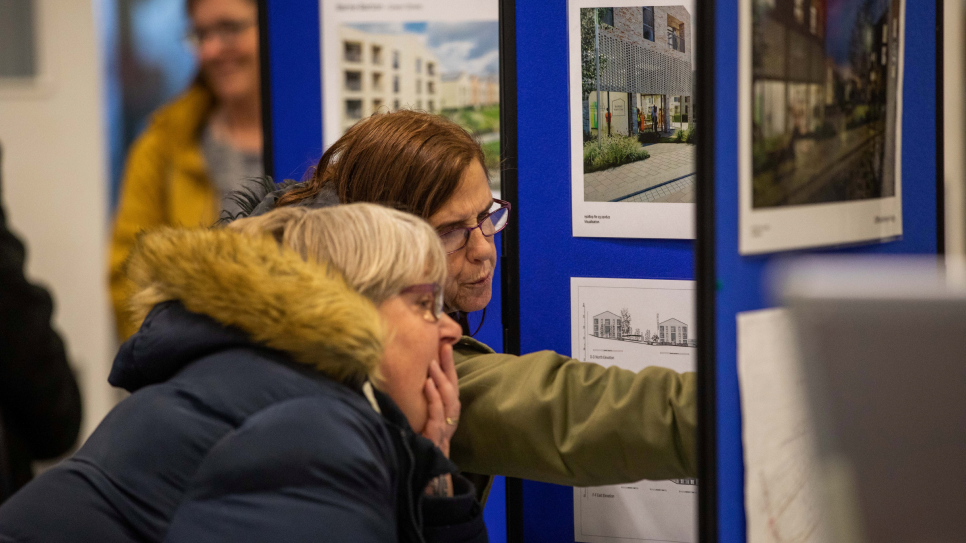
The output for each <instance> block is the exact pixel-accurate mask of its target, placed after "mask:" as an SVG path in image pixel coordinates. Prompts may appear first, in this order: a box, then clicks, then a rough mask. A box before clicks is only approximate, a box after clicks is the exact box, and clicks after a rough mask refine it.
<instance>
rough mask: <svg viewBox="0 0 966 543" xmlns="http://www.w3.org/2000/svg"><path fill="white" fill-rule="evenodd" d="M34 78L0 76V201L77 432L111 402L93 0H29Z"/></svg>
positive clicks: (87, 428)
mask: <svg viewBox="0 0 966 543" xmlns="http://www.w3.org/2000/svg"><path fill="white" fill-rule="evenodd" d="M35 5H36V8H35V9H36V14H35V15H36V19H37V24H38V34H37V38H38V45H39V49H40V51H39V58H40V73H41V75H40V77H39V81H35V82H32V83H29V82H28V83H19V82H17V83H11V82H10V81H0V141H2V142H3V151H4V152H3V170H4V171H3V192H4V194H3V200H4V205H5V208H6V211H7V214H8V218H9V221H10V226H11V228H12V229H13V230H14V231H15V232H16V233H18V234H19V235H20V236H21V238H22V239H23V240H24V242H25V243H26V245H27V253H28V254H27V272H28V276H29V277H31V278H32V279H33V280H35V281H37V282H39V283H42V284H44V285H45V286H46V287H47V288H48V289H49V290H50V291H51V294H52V295H53V297H54V304H55V313H54V318H55V324H56V327H57V328H58V330H59V331H60V332H61V335H62V336H63V337H64V339H65V341H66V343H67V349H68V354H69V356H70V359H71V361H72V363H73V365H74V368H75V371H76V372H77V375H78V378H79V381H80V385H81V393H82V394H83V397H84V426H83V428H82V436H85V437H86V436H87V435H89V433H90V432H91V431H92V430H93V428H94V427H95V426H96V425H97V423H98V422H99V421H100V420H101V418H103V416H104V415H105V414H106V413H107V411H108V410H109V409H110V408H111V406H112V405H113V404H114V401H115V400H116V398H117V393H116V392H115V391H114V390H113V389H111V387H110V386H109V385H108V384H107V374H108V372H109V370H110V364H111V362H112V359H113V355H114V351H115V344H114V343H115V340H114V331H113V321H112V319H113V317H112V316H111V314H110V312H109V305H108V294H107V276H106V272H105V269H106V268H105V265H106V261H107V260H106V252H105V251H106V239H107V233H108V225H109V217H108V211H107V191H108V188H107V187H108V170H107V138H106V134H107V132H106V128H105V116H104V114H103V110H104V104H103V96H104V95H103V93H102V86H103V83H102V81H103V78H102V66H101V60H100V52H99V49H98V40H97V31H96V28H95V22H94V21H95V18H94V11H93V8H94V5H95V3H94V0H35Z"/></svg>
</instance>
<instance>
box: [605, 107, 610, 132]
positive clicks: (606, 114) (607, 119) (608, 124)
mask: <svg viewBox="0 0 966 543" xmlns="http://www.w3.org/2000/svg"><path fill="white" fill-rule="evenodd" d="M604 120H606V121H607V137H610V108H607V113H604Z"/></svg>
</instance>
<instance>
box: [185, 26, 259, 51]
mask: <svg viewBox="0 0 966 543" xmlns="http://www.w3.org/2000/svg"><path fill="white" fill-rule="evenodd" d="M256 24H258V21H254V20H252V19H241V20H224V21H218V22H216V23H214V24H212V25H209V26H205V27H198V28H192V29H191V30H189V31H188V33H187V34H186V35H185V37H184V39H185V41H186V42H187V43H188V45H190V46H191V47H193V48H195V49H199V48H200V47H201V44H203V43H205V41H207V40H208V38H212V37H214V38H218V41H220V42H221V43H222V44H224V45H231V44H233V43H235V41H236V40H238V37H239V36H241V33H242V32H244V31H246V30H248V29H249V27H252V26H254V25H256Z"/></svg>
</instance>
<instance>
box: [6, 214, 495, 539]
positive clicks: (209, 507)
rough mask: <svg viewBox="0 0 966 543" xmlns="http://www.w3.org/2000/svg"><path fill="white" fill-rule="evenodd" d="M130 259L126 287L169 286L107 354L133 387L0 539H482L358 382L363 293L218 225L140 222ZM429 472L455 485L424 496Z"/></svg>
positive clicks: (117, 379) (27, 496) (368, 312)
mask: <svg viewBox="0 0 966 543" xmlns="http://www.w3.org/2000/svg"><path fill="white" fill-rule="evenodd" d="M145 247H147V248H146V249H145ZM152 251H153V253H152ZM145 253H150V254H148V255H147V256H145ZM131 265H132V267H133V268H134V269H133V270H132V272H131V273H132V277H135V282H136V283H138V284H141V285H142V286H145V285H146V286H148V288H146V289H144V291H143V292H142V294H141V295H140V296H136V297H135V299H140V300H142V301H144V302H145V303H147V304H152V303H153V302H154V301H156V300H158V299H165V298H167V299H169V301H165V302H161V303H158V304H157V305H153V309H151V310H150V313H149V314H148V315H147V317H146V318H145V320H144V322H143V324H142V326H141V328H140V330H139V331H138V333H137V334H135V335H134V336H133V337H132V338H131V339H130V340H128V341H127V342H126V343H125V344H124V345H123V346H122V347H121V350H120V352H119V353H118V355H117V358H116V359H115V362H114V367H113V369H112V372H111V383H112V384H114V385H116V386H122V387H124V388H126V389H128V390H129V391H131V392H132V395H131V396H130V397H129V398H127V399H126V400H124V401H123V402H121V403H120V404H119V405H118V406H117V407H116V408H115V409H114V410H112V411H111V413H110V414H109V415H108V416H107V417H106V418H105V419H104V421H103V422H102V423H101V425H100V426H99V427H98V428H97V430H96V431H95V432H94V434H93V435H92V436H91V437H90V438H89V439H88V441H87V442H86V443H85V444H84V446H83V447H82V448H81V449H80V450H79V451H78V452H77V453H76V454H75V455H74V456H73V457H72V458H70V459H68V460H67V461H65V462H62V463H61V464H59V465H58V466H56V467H54V468H52V469H50V470H48V471H47V472H45V473H44V474H43V475H41V476H40V477H38V478H37V479H36V480H35V481H33V482H32V483H31V484H29V485H27V487H25V488H24V489H23V490H22V491H21V492H20V493H19V494H18V495H16V496H14V498H13V499H11V500H10V501H9V502H8V503H7V504H5V505H4V506H3V507H0V541H4V542H5V543H6V542H7V541H8V540H10V541H18V542H19V541H24V542H26V541H80V542H86V541H90V542H102V541H109V542H114V541H125V542H126V541H131V542H133V541H179V542H181V541H205V542H218V541H225V542H229V541H231V542H238V541H306V542H323V541H333V542H335V541H339V542H342V541H359V542H395V541H440V542H449V541H452V542H461V541H486V531H485V527H484V525H483V521H482V512H481V511H480V508H479V505H478V504H477V502H476V500H475V498H474V490H473V487H472V485H470V484H469V483H468V482H466V481H465V480H464V479H462V478H460V477H459V476H458V475H456V474H455V472H456V467H455V466H454V465H453V464H452V463H450V461H449V460H447V459H446V458H445V457H444V456H443V455H442V453H440V452H439V450H438V449H436V448H435V447H434V446H433V444H432V443H431V442H430V441H428V440H426V439H425V438H423V437H422V436H419V435H417V434H415V433H414V432H413V431H412V429H411V428H410V427H409V425H408V423H407V422H406V419H405V417H404V416H403V414H402V413H401V412H400V411H399V409H398V408H397V407H396V406H395V404H394V403H393V402H392V400H391V399H389V397H388V396H385V395H383V394H381V393H379V392H378V391H375V390H373V389H372V388H371V387H369V386H368V385H366V384H365V380H364V374H363V373H362V372H361V371H360V370H362V369H364V368H366V367H370V366H369V365H370V364H371V363H372V362H373V361H376V360H377V358H378V355H379V352H380V345H379V343H378V337H377V336H378V334H377V333H376V332H374V330H378V329H379V323H378V320H377V319H378V315H377V314H376V313H375V309H374V308H372V307H371V303H370V304H368V306H361V305H360V304H359V303H358V302H359V300H360V299H361V297H358V295H356V294H354V293H352V292H350V291H348V290H347V289H345V287H344V286H341V287H340V286H339V285H340V284H341V283H339V281H338V280H337V279H334V278H333V277H326V276H322V277H320V276H319V275H320V274H319V272H318V271H313V266H312V265H309V264H306V263H304V262H302V261H301V260H300V259H299V258H298V257H297V256H294V255H292V254H289V253H284V254H280V253H279V251H278V249H277V246H276V245H275V242H274V241H272V240H271V239H264V240H251V239H250V238H243V237H242V236H241V235H239V234H235V233H232V232H226V231H212V232H203V231H198V232H195V233H191V232H182V231H173V230H168V231H162V232H159V233H156V234H152V235H149V236H145V238H144V239H142V241H141V244H140V246H139V248H138V249H136V250H135V252H134V254H133V256H132V264H131ZM315 269H316V270H317V269H318V267H317V266H316V267H315ZM306 273H308V274H306ZM313 274H315V275H313ZM139 276H140V278H138V277H139ZM272 276H274V277H275V279H274V280H273V281H270V280H269V277H272ZM246 278H247V279H248V280H251V281H253V282H254V283H255V285H254V286H249V285H241V284H239V281H243V280H245V279H246ZM258 285H261V286H258ZM293 287H298V288H293ZM339 288H342V289H345V292H338V289H339ZM333 291H335V292H333ZM316 294H318V295H317V296H316ZM293 296H298V298H297V299H294V298H293ZM374 319H375V320H374ZM336 376H338V379H336ZM377 408H378V411H377ZM442 473H454V486H455V487H456V492H457V496H456V497H455V498H441V499H434V498H429V497H426V496H425V495H424V493H423V489H424V488H425V487H426V485H427V484H428V483H429V481H430V480H431V479H432V478H433V477H435V476H437V475H439V474H442ZM5 537H6V538H8V539H4V538H5Z"/></svg>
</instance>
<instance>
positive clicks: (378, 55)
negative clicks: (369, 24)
mask: <svg viewBox="0 0 966 543" xmlns="http://www.w3.org/2000/svg"><path fill="white" fill-rule="evenodd" d="M372 63H373V64H375V65H377V66H381V65H382V46H381V45H373V46H372Z"/></svg>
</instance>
